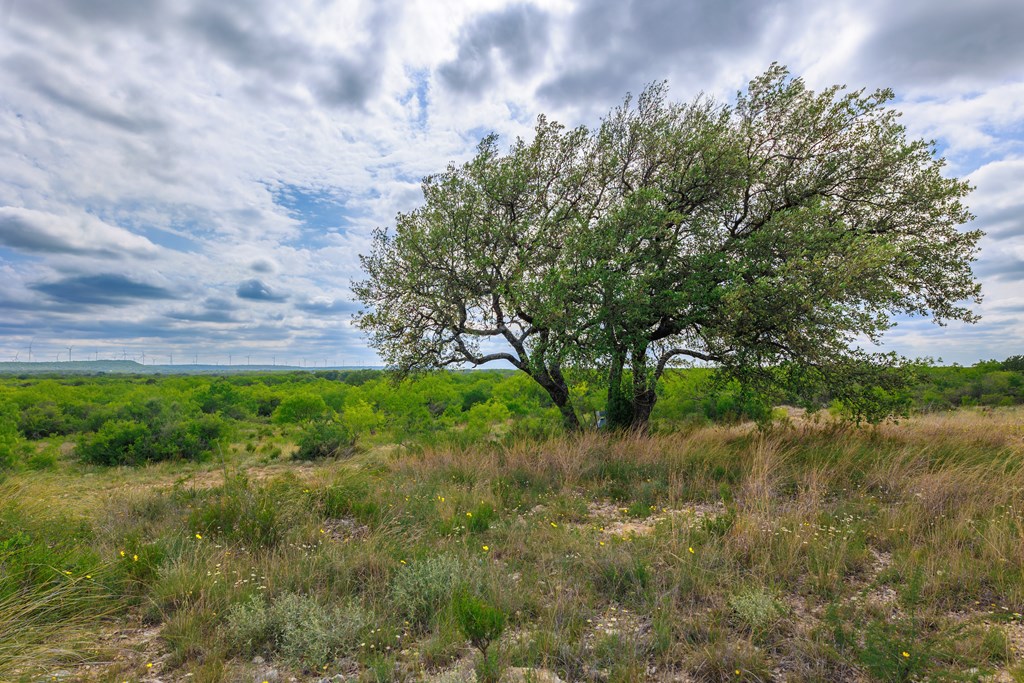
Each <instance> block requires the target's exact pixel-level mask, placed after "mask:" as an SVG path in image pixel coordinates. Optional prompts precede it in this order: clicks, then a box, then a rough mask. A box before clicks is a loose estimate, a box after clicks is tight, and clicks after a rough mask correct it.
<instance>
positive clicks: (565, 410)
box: [527, 366, 583, 432]
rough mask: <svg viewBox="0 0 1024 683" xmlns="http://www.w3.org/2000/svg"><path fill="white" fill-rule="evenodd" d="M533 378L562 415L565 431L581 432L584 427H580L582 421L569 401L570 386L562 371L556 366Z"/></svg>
mask: <svg viewBox="0 0 1024 683" xmlns="http://www.w3.org/2000/svg"><path fill="white" fill-rule="evenodd" d="M527 374H529V373H527ZM531 376H532V377H533V378H534V379H535V380H536V381H537V384H539V385H541V386H542V387H543V388H544V391H546V392H548V396H550V397H551V402H552V403H554V404H555V406H557V407H558V411H559V412H560V413H562V424H563V425H564V426H565V430H566V431H567V432H579V431H581V430H582V429H583V427H582V426H581V425H580V420H579V418H578V417H577V416H576V410H575V409H574V408H573V407H572V402H571V401H570V400H569V386H568V385H567V384H566V382H565V377H563V376H562V371H561V369H560V368H558V367H557V366H555V367H553V368H550V369H546V370H544V371H543V372H542V373H540V374H537V375H531Z"/></svg>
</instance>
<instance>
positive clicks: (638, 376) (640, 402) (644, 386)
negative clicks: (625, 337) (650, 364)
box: [629, 347, 658, 433]
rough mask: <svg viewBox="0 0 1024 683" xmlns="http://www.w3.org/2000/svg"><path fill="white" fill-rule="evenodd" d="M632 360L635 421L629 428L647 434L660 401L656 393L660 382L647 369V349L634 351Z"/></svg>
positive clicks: (633, 420)
mask: <svg viewBox="0 0 1024 683" xmlns="http://www.w3.org/2000/svg"><path fill="white" fill-rule="evenodd" d="M630 360H631V364H632V366H633V405H632V410H633V419H632V421H631V422H630V425H629V427H630V429H632V430H633V431H634V432H641V433H645V432H647V426H648V422H649V421H650V419H651V411H653V410H654V404H655V403H657V401H658V395H657V394H656V393H655V391H654V387H655V385H656V384H657V382H658V380H657V378H656V377H654V375H653V373H651V372H649V371H648V369H647V348H646V347H643V348H637V349H634V350H633V352H632V354H631V359H630Z"/></svg>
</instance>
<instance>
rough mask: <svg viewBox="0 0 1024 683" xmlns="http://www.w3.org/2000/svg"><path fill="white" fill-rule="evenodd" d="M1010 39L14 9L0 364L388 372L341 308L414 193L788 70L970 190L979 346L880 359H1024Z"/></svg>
mask: <svg viewBox="0 0 1024 683" xmlns="http://www.w3.org/2000/svg"><path fill="white" fill-rule="evenodd" d="M1022 35H1024V2H1020V0H972V2H963V1H962V0H903V1H901V2H899V3H893V2H888V1H883V0H836V1H827V2H826V1H822V0H784V1H772V0H704V1H703V2H700V1H696V0H646V1H640V0H580V1H578V2H555V1H550V2H548V1H543V2H513V3H508V2H501V1H498V0H472V1H470V0H465V1H463V2H448V1H444V0H421V1H418V2H417V1H408V2H398V1H397V0H377V1H371V0H362V1H356V0H291V1H290V2H287V3H283V2H276V1H273V0H216V1H213V0H207V1H205V2H201V1H198V0H0V361H7V360H14V359H16V358H17V359H18V360H22V361H24V360H28V347H29V344H31V345H32V347H33V351H32V354H33V357H32V359H33V360H48V361H52V360H55V359H57V358H60V359H61V360H67V359H68V356H69V353H70V357H71V358H72V359H73V360H84V359H86V358H94V357H99V358H101V359H103V358H123V357H127V358H136V359H139V360H141V356H142V354H146V358H147V360H146V362H161V363H163V362H167V361H168V360H170V359H171V357H172V356H173V358H174V362H177V363H180V362H191V361H193V360H198V362H200V363H226V362H228V358H229V354H230V355H231V358H232V359H233V362H235V363H239V362H242V361H241V359H242V358H243V357H248V361H246V362H252V363H271V362H275V363H277V364H286V363H288V364H294V365H300V364H305V365H307V366H308V365H312V364H314V363H316V364H321V365H324V364H326V365H341V364H344V365H367V364H376V363H377V362H378V361H377V359H376V357H375V355H374V353H373V351H372V350H371V349H369V348H368V346H367V344H366V339H365V337H364V336H363V334H362V333H361V332H360V331H359V330H358V329H356V328H355V327H354V326H353V325H352V321H351V318H352V314H353V313H354V312H355V311H357V310H358V308H359V305H358V304H357V303H356V302H354V301H353V297H352V294H351V291H350V285H351V283H352V282H353V281H355V280H359V279H360V278H361V272H360V266H359V254H360V253H366V252H368V251H369V245H370V237H371V232H372V230H373V229H374V228H376V227H378V226H389V225H393V224H394V217H395V214H396V213H397V212H399V211H408V210H410V209H413V208H415V207H416V206H417V204H418V203H419V202H420V201H421V199H422V196H421V194H420V190H419V182H420V179H421V178H422V177H423V176H424V175H426V174H429V173H432V172H437V171H441V170H443V169H444V168H445V167H446V166H447V164H448V163H449V162H452V161H455V162H461V161H464V160H466V159H468V158H469V157H470V156H471V155H472V153H473V150H474V148H475V146H476V144H477V143H478V142H479V140H480V138H481V137H483V136H484V135H486V134H488V133H491V132H495V133H498V134H499V135H501V137H502V140H503V142H504V143H506V144H507V143H511V142H512V141H513V140H514V139H515V138H516V136H523V137H529V135H530V133H531V130H532V127H533V124H534V121H535V119H536V116H537V115H538V114H541V113H544V114H546V115H548V117H549V118H553V119H556V120H558V121H560V122H562V123H565V124H567V125H579V124H584V125H588V126H593V125H596V124H597V123H598V122H599V121H600V118H601V116H602V115H603V114H605V113H606V112H607V111H608V110H609V109H611V108H612V107H613V106H615V105H616V104H618V103H619V102H621V100H622V98H623V96H624V95H625V94H626V93H627V92H634V93H636V92H639V91H640V90H642V89H643V87H644V86H645V85H646V84H648V83H651V82H653V81H660V80H667V81H668V83H669V86H670V89H671V90H670V92H671V95H672V97H674V98H676V99H679V100H684V101H688V100H690V99H692V98H693V97H695V96H696V95H697V94H698V93H701V92H703V93H706V94H708V95H711V96H714V97H715V98H717V99H719V100H721V101H723V102H730V101H732V100H733V99H734V98H735V94H736V92H737V90H739V89H741V88H743V87H744V86H745V84H746V83H747V82H748V81H749V80H750V79H751V78H753V77H754V76H756V75H758V74H759V73H761V72H763V71H764V70H765V69H766V68H767V67H768V65H769V64H771V63H772V62H775V61H777V62H780V63H783V64H785V65H787V66H788V67H789V68H790V70H791V71H792V72H793V74H795V75H798V76H801V77H803V78H804V79H805V80H806V81H807V82H808V84H809V85H810V86H811V87H813V88H815V89H818V88H823V87H826V86H829V85H831V84H834V83H841V84H846V85H848V86H850V87H851V88H860V87H867V88H869V89H874V88H877V87H890V88H892V89H893V90H894V91H895V93H896V102H895V105H894V106H895V107H896V108H898V109H899V110H901V111H902V112H903V119H902V120H903V123H904V124H905V125H906V127H907V130H908V134H909V135H910V136H911V137H914V138H925V139H934V140H935V141H936V145H937V149H938V151H939V153H940V154H942V155H943V156H944V157H945V158H946V159H947V162H948V165H947V169H946V170H947V172H948V173H949V174H950V175H955V176H958V177H966V178H968V179H969V180H970V181H971V182H972V183H973V184H974V185H975V186H976V190H975V191H974V193H973V194H972V195H971V197H970V198H969V201H968V204H969V205H970V207H971V209H972V211H973V212H974V214H975V215H976V216H977V218H976V220H975V221H974V222H973V223H972V224H971V227H972V228H980V229H982V230H984V231H985V232H986V233H987V234H986V237H985V238H984V239H983V240H982V242H981V251H980V255H979V259H978V261H977V263H976V264H975V266H976V267H975V272H976V274H977V276H978V278H979V279H980V281H981V282H982V287H983V293H984V301H983V303H982V304H981V305H980V306H978V307H977V308H976V310H977V312H978V313H979V314H980V315H981V316H982V318H981V321H980V322H979V323H977V324H975V325H966V324H950V325H949V326H948V327H937V326H935V325H933V324H931V323H930V321H928V320H922V319H916V320H900V322H899V325H898V326H897V327H896V328H895V329H893V330H891V331H890V332H889V333H888V334H887V335H886V342H885V345H886V348H887V349H893V350H896V351H897V352H899V353H901V354H904V355H907V356H912V357H919V356H929V357H933V358H941V359H942V360H943V361H944V362H947V363H952V362H957V363H962V364H969V363H973V362H975V361H977V360H980V359H987V358H1004V357H1006V356H1008V355H1013V354H1019V353H1024V189H1022V188H1024V182H1022V181H1024V40H1021V38H1020V37H1021V36H1022ZM69 346H70V347H71V349H72V350H71V351H70V352H69V351H68V347H69Z"/></svg>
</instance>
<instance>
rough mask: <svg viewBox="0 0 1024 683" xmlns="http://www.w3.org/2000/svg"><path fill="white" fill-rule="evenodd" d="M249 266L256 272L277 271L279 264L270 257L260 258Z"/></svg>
mask: <svg viewBox="0 0 1024 683" xmlns="http://www.w3.org/2000/svg"><path fill="white" fill-rule="evenodd" d="M249 268H250V269H251V270H252V271H253V272H256V273H276V272H277V264H276V263H274V262H273V261H272V260H270V259H268V258H258V259H256V260H255V261H253V262H252V263H250V264H249Z"/></svg>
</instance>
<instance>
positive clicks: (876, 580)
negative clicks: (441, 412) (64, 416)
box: [0, 407, 1024, 683]
mask: <svg viewBox="0 0 1024 683" xmlns="http://www.w3.org/2000/svg"><path fill="white" fill-rule="evenodd" d="M777 417H781V413H780V414H779V415H777ZM296 440H297V438H296V432H295V430H294V428H293V426H292V425H277V424H274V423H272V422H268V423H267V424H260V425H255V424H250V425H245V424H242V425H240V426H238V427H237V428H236V430H235V431H234V433H233V434H232V436H231V438H230V445H225V446H224V447H223V448H221V449H220V450H219V451H218V452H217V453H216V454H214V455H213V456H212V457H210V458H208V459H206V460H205V461H199V462H192V461H180V460H170V461H166V462H157V463H152V464H149V465H145V466H136V467H107V466H99V465H94V464H88V463H83V462H81V459H80V458H79V457H78V456H77V455H76V453H75V451H76V447H75V445H74V444H75V442H72V441H67V440H66V437H60V436H54V437H50V439H49V440H43V441H40V442H38V443H36V444H35V448H36V450H38V451H39V452H44V451H45V452H47V453H49V454H50V456H49V458H48V459H47V458H43V464H42V465H39V466H35V467H21V468H15V469H14V470H11V471H9V472H8V474H7V475H6V477H5V479H4V480H3V481H2V483H0V572H2V573H0V680H53V679H54V678H56V679H57V680H88V681H111V682H114V681H257V683H259V681H273V680H278V681H288V680H293V679H294V680H297V681H317V680H324V679H327V680H359V681H404V680H436V681H441V680H447V681H461V680H471V679H472V678H474V677H476V678H477V679H478V680H498V679H502V680H518V681H524V680H537V681H545V680H547V681H551V680H555V678H554V677H555V676H557V677H558V678H560V679H561V680H564V681H772V680H786V681H841V680H848V681H902V680H949V681H971V680H978V681H982V680H994V681H1013V680H1024V659H1022V658H1024V618H1022V616H1021V613H1022V612H1024V468H1022V457H1024V410H1022V409H1021V408H1019V407H1007V408H967V409H961V410H958V411H952V412H941V413H933V414H926V415H918V416H915V417H912V418H910V419H907V420H903V421H901V422H899V423H895V424H893V423H887V424H883V425H880V426H874V427H856V426H853V425H849V424H846V423H843V422H841V421H839V420H837V419H834V418H832V417H829V416H827V415H822V416H820V417H807V416H802V415H799V414H798V411H791V412H790V417H788V418H785V419H780V420H777V421H776V422H775V423H773V424H772V425H771V426H770V427H761V428H758V427H756V426H754V425H753V424H751V423H745V422H738V423H734V424H731V425H714V424H696V423H695V424H692V425H690V426H685V425H684V426H680V427H679V428H677V429H675V430H673V431H672V432H671V433H664V434H654V435H650V436H629V435H626V436H622V435H620V436H615V435H608V434H601V433H594V432H590V433H585V434H583V435H580V436H575V437H569V436H553V437H549V438H526V437H522V438H505V439H501V440H495V439H486V438H484V439H479V440H477V442H476V443H473V442H467V441H460V442H452V443H448V444H444V443H434V444H425V445H424V444H404V445H395V444H386V443H373V442H370V441H368V442H367V443H365V444H364V445H360V446H357V447H354V448H348V447H346V448H339V449H335V450H334V451H333V453H332V455H331V457H326V458H316V459H313V460H309V461H299V460H294V459H292V454H293V453H295V452H296V446H295V442H296ZM271 454H273V455H271ZM488 645H489V646H488ZM484 650H486V656H485V655H484V653H483V651H484Z"/></svg>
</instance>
